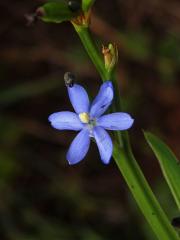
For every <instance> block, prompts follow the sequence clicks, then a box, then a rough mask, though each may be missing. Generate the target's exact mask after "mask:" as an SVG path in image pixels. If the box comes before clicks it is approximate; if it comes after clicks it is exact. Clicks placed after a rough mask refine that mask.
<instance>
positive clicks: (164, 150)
mask: <svg viewBox="0 0 180 240" xmlns="http://www.w3.org/2000/svg"><path fill="white" fill-rule="evenodd" d="M144 135H145V138H146V140H147V142H148V144H149V145H150V147H151V148H152V150H153V152H154V153H155V155H156V157H157V159H158V161H159V164H160V167H161V170H162V172H163V175H164V177H165V179H166V181H167V183H168V185H169V187H170V190H171V192H172V194H173V197H174V199H175V202H176V204H177V206H178V208H179V209H180V162H179V161H178V160H177V158H176V157H175V155H174V154H173V152H172V151H171V150H170V148H169V147H168V146H167V145H166V144H165V143H164V142H163V141H161V140H160V139H159V138H158V137H156V136H155V135H153V134H152V133H149V132H145V133H144Z"/></svg>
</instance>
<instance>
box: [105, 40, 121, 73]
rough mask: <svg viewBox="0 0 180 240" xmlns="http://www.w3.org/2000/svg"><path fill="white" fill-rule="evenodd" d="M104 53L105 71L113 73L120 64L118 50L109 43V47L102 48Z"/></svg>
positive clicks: (114, 45)
mask: <svg viewBox="0 0 180 240" xmlns="http://www.w3.org/2000/svg"><path fill="white" fill-rule="evenodd" d="M102 53H103V55H104V64H105V69H106V70H107V71H108V72H112V71H113V70H114V68H115V67H116V65H117V62H118V49H117V45H116V44H112V43H109V45H108V47H105V46H103V47H102Z"/></svg>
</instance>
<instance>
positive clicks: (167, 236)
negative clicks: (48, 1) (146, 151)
mask: <svg viewBox="0 0 180 240" xmlns="http://www.w3.org/2000/svg"><path fill="white" fill-rule="evenodd" d="M74 27H75V30H76V31H77V33H78V35H79V37H80V39H81V41H82V43H83V45H84V47H85V49H86V51H87V53H88V54H89V56H90V58H91V60H92V62H93V63H94V65H95V67H96V68H97V70H98V72H99V74H100V75H101V78H102V80H103V81H105V80H108V79H109V77H112V81H113V83H114V85H115V97H116V99H115V102H114V104H113V108H114V110H116V111H120V110H121V106H120V96H119V93H118V90H117V82H116V80H115V77H114V76H109V74H108V73H107V71H106V69H105V67H104V62H103V59H102V57H101V56H100V54H99V52H98V50H97V48H96V46H95V44H94V42H93V40H92V38H91V35H90V33H89V30H88V28H86V27H80V26H76V25H74ZM116 140H117V143H115V144H114V152H113V157H114V159H115V162H116V164H117V166H118V168H119V170H120V171H121V173H122V175H123V177H124V179H125V181H126V183H127V185H128V186H129V189H130V191H131V192H132V194H133V196H134V198H135V200H136V202H137V204H138V206H139V207H140V209H141V211H142V212H143V214H144V216H145V218H146V220H147V221H148V222H149V224H150V226H151V227H152V229H153V231H154V233H155V234H156V236H157V238H158V239H159V240H178V239H179V237H178V236H177V234H176V232H175V230H174V229H173V228H172V226H171V224H170V222H169V220H168V218H167V216H166V215H165V213H164V212H163V210H162V208H161V206H160V204H159V203H158V201H157V200H156V197H155V196H154V194H153V192H152V190H151V188H150V187H149V184H148V183H147V181H146V179H145V177H144V175H143V173H142V171H141V169H140V167H139V166H138V163H137V162H136V160H135V158H134V156H133V153H132V151H131V146H130V144H129V138H128V133H127V132H126V131H125V132H123V133H121V134H118V135H116Z"/></svg>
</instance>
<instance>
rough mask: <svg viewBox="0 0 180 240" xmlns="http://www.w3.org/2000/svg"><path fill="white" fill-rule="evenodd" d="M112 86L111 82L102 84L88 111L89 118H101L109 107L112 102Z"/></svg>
mask: <svg viewBox="0 0 180 240" xmlns="http://www.w3.org/2000/svg"><path fill="white" fill-rule="evenodd" d="M113 96H114V93H113V86H112V82H111V81H106V82H104V83H103V84H102V86H101V88H100V90H99V93H98V95H97V96H96V98H95V99H94V101H93V102H92V105H91V109H90V116H91V117H99V116H101V115H102V114H103V113H104V112H105V111H106V110H107V108H108V107H109V105H110V104H111V102H112V100H113Z"/></svg>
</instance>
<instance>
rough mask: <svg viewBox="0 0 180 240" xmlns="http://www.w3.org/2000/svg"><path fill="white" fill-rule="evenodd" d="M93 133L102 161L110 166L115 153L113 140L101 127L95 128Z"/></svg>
mask: <svg viewBox="0 0 180 240" xmlns="http://www.w3.org/2000/svg"><path fill="white" fill-rule="evenodd" d="M93 133H94V137H95V139H96V143H97V146H98V149H99V153H100V156H101V160H102V162H103V163H105V164H108V163H109V161H110V159H111V156H112V151H113V144H112V140H111V138H110V136H109V134H108V133H107V132H106V131H105V130H104V129H103V128H101V127H95V128H94V131H93Z"/></svg>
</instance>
